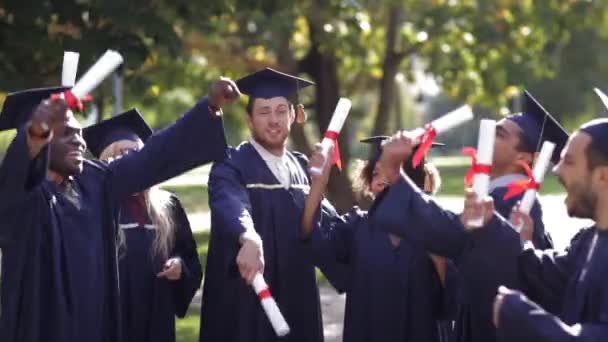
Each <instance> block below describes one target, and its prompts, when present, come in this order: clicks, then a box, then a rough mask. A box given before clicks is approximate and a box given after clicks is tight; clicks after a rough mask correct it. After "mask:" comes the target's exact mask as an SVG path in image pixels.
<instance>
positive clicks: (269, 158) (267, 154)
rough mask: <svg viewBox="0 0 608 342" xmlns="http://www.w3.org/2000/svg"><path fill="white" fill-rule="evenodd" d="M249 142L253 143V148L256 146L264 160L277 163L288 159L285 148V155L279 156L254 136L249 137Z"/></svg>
mask: <svg viewBox="0 0 608 342" xmlns="http://www.w3.org/2000/svg"><path fill="white" fill-rule="evenodd" d="M249 143H251V145H253V148H255V150H256V151H257V152H258V153H259V154H260V156H261V157H262V159H264V161H267V162H275V163H276V162H285V161H286V158H287V153H286V151H285V150H283V155H281V156H277V155H274V154H272V153H270V152H269V151H268V150H267V149H265V148H264V146H262V145H260V143H258V142H257V141H255V139H253V138H249Z"/></svg>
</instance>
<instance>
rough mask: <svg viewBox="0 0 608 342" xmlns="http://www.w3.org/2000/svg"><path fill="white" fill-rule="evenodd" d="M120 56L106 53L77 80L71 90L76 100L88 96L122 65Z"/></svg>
mask: <svg viewBox="0 0 608 342" xmlns="http://www.w3.org/2000/svg"><path fill="white" fill-rule="evenodd" d="M122 62H123V59H122V56H121V55H120V54H119V53H118V52H116V51H112V50H108V51H106V53H104V55H103V56H101V58H100V59H99V60H97V62H95V64H94V65H93V66H92V67H91V68H90V69H89V70H88V71H87V72H86V73H85V74H84V76H82V77H81V78H80V80H78V82H77V83H76V85H74V87H73V88H72V93H73V94H74V96H76V98H78V99H82V98H83V97H84V96H85V95H87V94H89V93H90V92H91V91H92V90H93V89H95V88H96V87H97V86H98V85H99V83H101V82H102V81H103V80H104V79H105V78H106V77H108V75H110V74H111V73H112V72H114V70H116V68H118V66H119V65H120V64H122Z"/></svg>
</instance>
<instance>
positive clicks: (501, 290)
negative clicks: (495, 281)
mask: <svg viewBox="0 0 608 342" xmlns="http://www.w3.org/2000/svg"><path fill="white" fill-rule="evenodd" d="M498 293H499V294H501V295H508V294H511V293H513V290H511V289H510V288H508V287H506V286H504V285H500V286H499V287H498Z"/></svg>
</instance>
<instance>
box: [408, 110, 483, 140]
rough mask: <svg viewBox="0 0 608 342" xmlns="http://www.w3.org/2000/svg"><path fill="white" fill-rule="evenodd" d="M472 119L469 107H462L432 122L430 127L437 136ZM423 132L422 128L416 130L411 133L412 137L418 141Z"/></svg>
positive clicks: (471, 111)
mask: <svg viewBox="0 0 608 342" xmlns="http://www.w3.org/2000/svg"><path fill="white" fill-rule="evenodd" d="M472 119H473V110H472V109H471V106H469V105H464V106H461V107H458V108H456V109H455V110H453V111H451V112H449V113H447V114H445V115H443V116H441V117H439V118H437V119H435V120H433V121H432V122H431V124H430V125H431V126H432V127H433V128H434V129H435V131H436V132H437V135H439V134H442V133H445V132H447V131H449V130H451V129H452V128H454V127H457V126H460V125H462V124H463V123H465V122H467V121H470V120H472ZM424 132H425V129H424V128H417V129H415V130H414V131H413V133H414V136H417V137H419V139H420V138H421V137H422V135H423V134H424Z"/></svg>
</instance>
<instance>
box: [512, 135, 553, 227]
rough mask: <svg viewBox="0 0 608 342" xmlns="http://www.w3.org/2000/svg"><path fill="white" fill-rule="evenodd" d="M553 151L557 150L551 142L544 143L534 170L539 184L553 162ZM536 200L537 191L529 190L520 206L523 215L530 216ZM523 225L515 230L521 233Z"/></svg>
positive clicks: (519, 225)
mask: <svg viewBox="0 0 608 342" xmlns="http://www.w3.org/2000/svg"><path fill="white" fill-rule="evenodd" d="M553 150H555V144H554V143H552V142H550V141H545V142H544V143H543V146H542V148H541V149H540V153H539V155H538V158H537V159H536V162H535V163H534V169H532V175H533V176H534V181H535V182H536V183H538V184H541V183H542V182H543V180H544V179H545V173H546V172H547V169H548V168H549V163H550V162H551V156H552V155H553ZM535 199H536V190H534V189H528V190H526V192H525V193H524V197H523V198H522V200H521V204H520V205H519V210H520V211H521V212H522V213H525V214H529V213H530V210H532V206H533V205H534V200H535ZM522 228H523V227H522V224H521V223H520V224H518V225H517V226H515V230H517V232H518V233H519V232H520V231H521V229H522Z"/></svg>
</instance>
